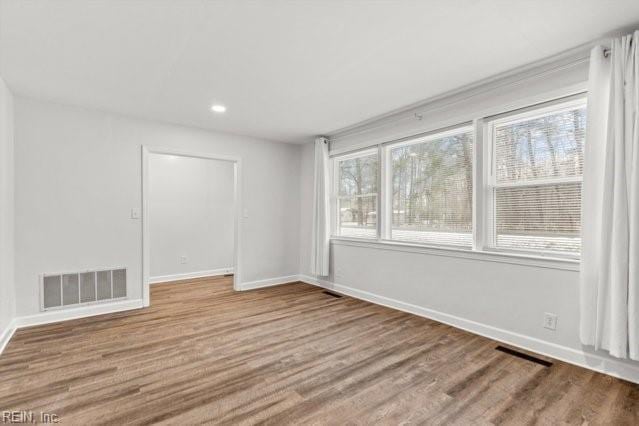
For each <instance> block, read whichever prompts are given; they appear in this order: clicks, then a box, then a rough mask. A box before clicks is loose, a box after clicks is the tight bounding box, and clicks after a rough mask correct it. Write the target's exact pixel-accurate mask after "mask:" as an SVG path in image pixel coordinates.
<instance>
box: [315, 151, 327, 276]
mask: <svg viewBox="0 0 639 426" xmlns="http://www.w3.org/2000/svg"><path fill="white" fill-rule="evenodd" d="M329 182H330V180H329V165H328V140H327V139H326V138H317V139H315V179H314V186H313V235H312V248H311V273H312V274H313V275H317V276H324V277H325V276H328V268H329V266H328V265H329V245H330V241H329V238H330V235H329V232H330V215H329V214H330V209H329Z"/></svg>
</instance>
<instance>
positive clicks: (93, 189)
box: [15, 97, 300, 315]
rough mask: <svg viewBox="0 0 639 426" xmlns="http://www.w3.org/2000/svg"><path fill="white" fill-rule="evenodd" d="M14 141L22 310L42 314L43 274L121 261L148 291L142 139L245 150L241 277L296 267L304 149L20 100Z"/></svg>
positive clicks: (134, 282) (135, 286)
mask: <svg viewBox="0 0 639 426" xmlns="http://www.w3.org/2000/svg"><path fill="white" fill-rule="evenodd" d="M211 119H216V120H220V119H224V118H223V117H215V118H213V117H212V118H211ZM15 141H16V147H15V148H16V151H15V173H16V174H15V179H16V189H15V191H16V192H15V194H16V198H15V206H16V210H15V211H16V229H15V233H16V234H15V247H16V271H15V273H16V278H15V281H16V299H17V314H18V315H29V314H35V313H37V312H38V310H39V305H38V274H40V273H43V272H56V271H74V270H81V269H91V268H98V267H102V266H110V265H125V266H127V267H128V268H129V281H128V294H129V298H133V299H140V298H141V297H142V293H141V289H142V285H141V273H142V271H141V258H142V252H141V221H140V220H135V219H131V218H130V210H131V208H134V207H137V208H141V148H140V147H141V145H151V146H158V147H167V148H173V149H180V150H186V151H195V152H202V153H210V154H218V155H227V156H239V157H241V158H242V160H243V185H242V198H243V206H244V207H245V208H246V209H247V210H248V213H249V216H248V218H244V219H243V220H242V223H241V228H240V229H241V243H242V244H241V246H242V259H241V265H240V266H241V269H242V274H243V277H242V282H243V283H245V282H250V281H255V280H261V279H269V278H274V277H281V276H288V275H294V274H297V273H298V270H299V231H298V229H299V203H300V192H299V183H298V176H299V167H300V161H299V154H300V147H299V146H296V145H290V144H282V143H275V142H269V141H265V140H258V139H254V138H249V137H242V136H236V135H231V134H224V133H215V132H209V131H204V130H198V129H194V128H187V127H181V126H174V125H168V124H161V123H156V122H151V121H144V120H137V119H132V118H127V117H123V116H119V115H113V114H108V113H104V112H100V111H95V110H88V109H82V108H77V107H70V106H64V105H59V104H54V103H48V102H41V101H36V100H32V99H26V98H21V97H16V99H15Z"/></svg>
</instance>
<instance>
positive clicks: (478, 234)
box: [472, 119, 486, 250]
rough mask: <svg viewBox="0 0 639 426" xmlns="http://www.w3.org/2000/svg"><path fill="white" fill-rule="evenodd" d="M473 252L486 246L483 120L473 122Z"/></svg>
mask: <svg viewBox="0 0 639 426" xmlns="http://www.w3.org/2000/svg"><path fill="white" fill-rule="evenodd" d="M473 141H474V149H473V202H472V208H473V224H472V228H473V250H483V248H484V245H485V241H484V240H485V227H484V226H483V224H484V222H485V220H486V219H485V218H486V210H485V208H484V203H485V198H486V197H485V194H484V193H485V189H484V186H485V180H484V168H485V166H486V163H485V162H484V158H485V154H484V123H483V120H482V119H476V120H474V121H473Z"/></svg>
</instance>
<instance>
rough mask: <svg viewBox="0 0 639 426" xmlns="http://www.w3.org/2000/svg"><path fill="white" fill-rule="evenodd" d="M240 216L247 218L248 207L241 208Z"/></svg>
mask: <svg viewBox="0 0 639 426" xmlns="http://www.w3.org/2000/svg"><path fill="white" fill-rule="evenodd" d="M242 216H243V217H244V219H248V209H244V210H243V212H242Z"/></svg>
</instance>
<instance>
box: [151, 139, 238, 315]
mask: <svg viewBox="0 0 639 426" xmlns="http://www.w3.org/2000/svg"><path fill="white" fill-rule="evenodd" d="M151 154H163V155H175V156H178V157H188V158H201V159H204V160H220V161H229V162H231V163H233V174H234V176H233V181H234V189H233V193H234V200H233V201H234V203H235V206H234V207H235V214H234V217H235V220H234V227H235V229H234V233H233V234H234V247H233V261H234V265H233V268H234V269H233V289H235V290H240V283H241V282H242V281H241V278H240V277H241V276H242V275H241V272H240V271H241V266H242V264H241V262H240V259H241V256H240V254H241V252H242V251H241V249H240V241H241V238H240V228H241V226H240V225H241V220H242V159H241V158H240V157H235V156H227V155H216V154H207V153H201V152H200V153H197V152H189V151H181V150H178V149H172V148H159V147H152V146H146V145H142V299H143V301H144V306H149V305H150V304H151V298H150V292H149V279H150V272H151V270H150V268H151V253H150V252H151V248H150V243H149V242H150V227H149V207H148V201H149V200H148V194H149V157H150V155H151Z"/></svg>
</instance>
